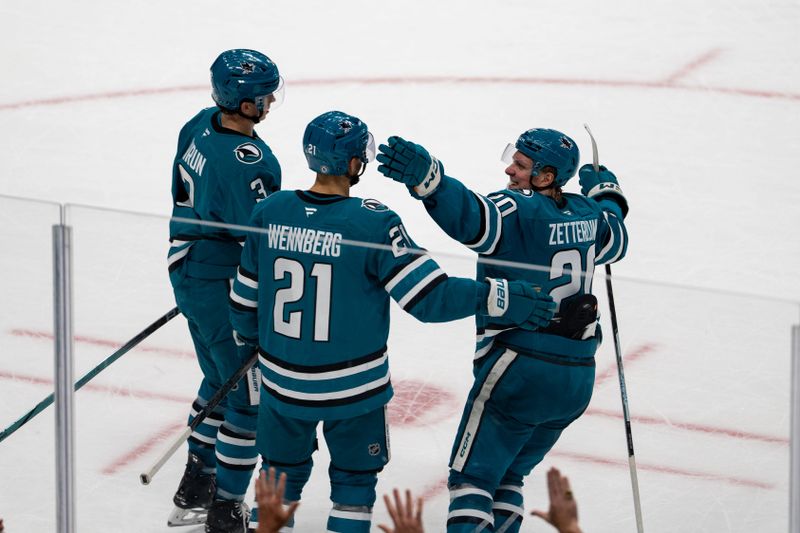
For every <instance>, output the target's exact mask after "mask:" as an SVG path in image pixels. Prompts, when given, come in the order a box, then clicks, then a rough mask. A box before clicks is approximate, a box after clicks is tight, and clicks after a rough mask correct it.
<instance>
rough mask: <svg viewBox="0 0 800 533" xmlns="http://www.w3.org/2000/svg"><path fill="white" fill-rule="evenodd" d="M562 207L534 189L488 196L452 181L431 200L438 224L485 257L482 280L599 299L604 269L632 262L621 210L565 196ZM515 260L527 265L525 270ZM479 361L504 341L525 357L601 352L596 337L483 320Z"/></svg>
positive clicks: (558, 298) (561, 299) (559, 297)
mask: <svg viewBox="0 0 800 533" xmlns="http://www.w3.org/2000/svg"><path fill="white" fill-rule="evenodd" d="M562 198H563V202H562V204H561V205H558V204H556V202H555V201H554V200H553V199H552V198H550V197H549V196H546V195H543V194H539V193H536V192H534V191H531V190H509V189H504V190H501V191H497V192H494V193H492V194H489V195H487V196H482V195H479V194H476V193H473V192H472V191H470V190H469V189H467V188H466V187H465V186H464V185H463V184H462V183H461V182H459V181H458V180H456V179H454V178H451V177H449V176H444V177H443V179H442V183H441V184H440V185H439V187H438V188H437V189H436V190H435V191H434V192H433V193H432V194H430V195H429V196H427V197H425V198H424V199H423V203H424V205H425V208H426V209H427V211H428V213H429V214H430V215H431V217H432V218H433V219H434V221H435V222H436V223H437V224H438V225H439V226H440V227H441V228H442V229H443V230H444V231H445V232H446V233H447V234H448V235H449V236H450V237H452V238H453V239H455V240H457V241H459V242H461V243H463V244H464V245H466V246H467V247H468V248H470V249H471V250H473V251H475V252H477V253H479V254H480V256H481V258H483V259H485V261H479V262H478V267H477V271H478V272H477V278H478V279H484V278H485V277H490V278H498V277H499V278H507V279H520V280H527V281H530V282H532V283H535V284H536V285H539V286H541V287H542V290H543V291H544V292H547V293H548V294H550V296H552V297H553V300H555V302H556V304H557V305H558V306H559V308H558V309H557V311H558V310H559V309H560V308H562V307H563V306H564V304H565V303H567V302H569V301H570V300H571V299H572V298H574V297H576V296H578V295H582V294H591V292H592V276H593V274H594V269H595V266H596V265H601V264H605V263H613V262H615V261H618V260H620V259H621V258H622V257H624V255H625V252H626V251H627V245H628V238H627V231H626V229H625V224H624V221H623V215H622V212H621V210H620V208H619V206H618V205H617V204H616V203H614V202H613V201H611V200H601V201H599V202H597V201H595V200H593V199H590V198H586V197H585V196H582V195H579V194H570V193H565V194H563V196H562ZM509 262H513V263H520V266H516V265H510V264H509ZM476 326H477V327H476V335H477V337H476V349H475V359H476V360H478V359H480V358H481V357H483V356H484V355H486V354H487V353H488V352H489V351H490V350H491V348H492V347H493V346H494V345H495V344H496V343H501V344H503V345H506V346H509V347H511V348H513V349H516V350H521V351H525V352H531V351H536V352H539V353H552V354H559V355H567V356H569V355H580V356H591V355H594V353H595V351H596V350H597V346H598V344H599V340H600V338H601V336H600V330H599V325H598V329H597V333H596V335H594V336H592V337H591V338H588V339H584V340H575V339H569V338H566V337H562V336H558V335H553V334H548V333H544V332H541V331H528V330H523V329H519V328H511V327H509V326H507V325H504V324H500V323H496V322H492V321H490V319H489V318H488V317H485V316H476Z"/></svg>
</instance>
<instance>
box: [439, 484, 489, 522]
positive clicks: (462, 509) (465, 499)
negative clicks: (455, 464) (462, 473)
mask: <svg viewBox="0 0 800 533" xmlns="http://www.w3.org/2000/svg"><path fill="white" fill-rule="evenodd" d="M493 525H494V516H493V515H492V495H491V494H489V493H488V492H487V491H485V490H483V489H479V488H478V487H476V486H474V485H469V484H458V485H451V486H450V507H449V508H448V512H447V533H474V532H475V531H494V529H493Z"/></svg>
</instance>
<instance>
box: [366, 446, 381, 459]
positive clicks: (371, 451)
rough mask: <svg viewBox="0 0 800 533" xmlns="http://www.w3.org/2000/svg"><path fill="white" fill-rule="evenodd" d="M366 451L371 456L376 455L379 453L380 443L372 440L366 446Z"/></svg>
mask: <svg viewBox="0 0 800 533" xmlns="http://www.w3.org/2000/svg"><path fill="white" fill-rule="evenodd" d="M367 451H368V452H369V454H370V455H371V456H373V457H375V456H376V455H378V454H379V453H381V445H380V444H378V443H377V442H373V443H372V444H370V445H369V446H367Z"/></svg>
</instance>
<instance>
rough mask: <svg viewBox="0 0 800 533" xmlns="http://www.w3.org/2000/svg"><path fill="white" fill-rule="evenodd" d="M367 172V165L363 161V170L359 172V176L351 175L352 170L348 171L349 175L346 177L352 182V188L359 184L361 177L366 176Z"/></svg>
mask: <svg viewBox="0 0 800 533" xmlns="http://www.w3.org/2000/svg"><path fill="white" fill-rule="evenodd" d="M366 170H367V165H366V164H365V163H364V162H363V161H361V170H359V171H358V174H356V175H352V174H350V170H349V169H348V171H347V174H345V175H346V176H347V178H348V179H349V180H350V186H351V187H352V186H353V185H355V184H356V183H358V182H359V181H361V176H362V175H363V174H364V172H365V171H366Z"/></svg>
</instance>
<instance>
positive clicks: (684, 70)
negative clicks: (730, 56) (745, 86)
mask: <svg viewBox="0 0 800 533" xmlns="http://www.w3.org/2000/svg"><path fill="white" fill-rule="evenodd" d="M720 52H722V50H721V49H719V48H713V49H711V50H709V51H708V52H706V53H705V54H702V55H701V56H699V57H698V58H696V59H694V60H693V61H690V62H689V63H687V64H685V65H684V66H682V67H681V68H679V69H678V70H676V71H675V72H673V73H672V74H670V75H669V76H667V77H666V78H665V79H664V81H663V83H664V85H675V82H676V81H678V80H679V79H681V78H683V77H686V76H687V75H688V74H690V73H691V72H692V71H695V70H697V69H698V68H700V67H702V66H703V65H705V64H706V63H710V62H711V61H713V60H715V59H716V58H717V56H719V54H720Z"/></svg>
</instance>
